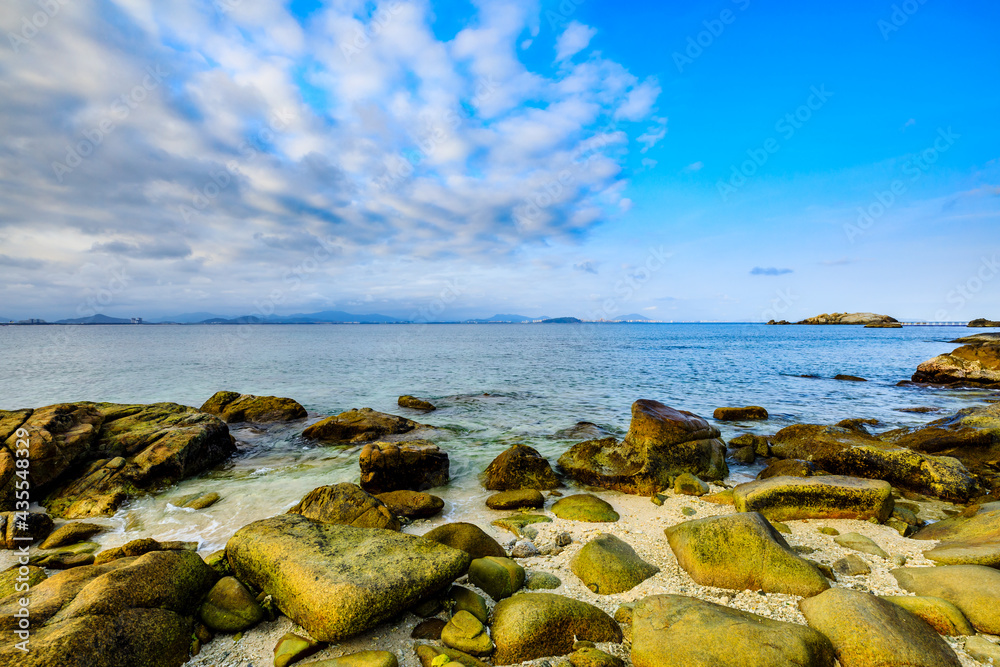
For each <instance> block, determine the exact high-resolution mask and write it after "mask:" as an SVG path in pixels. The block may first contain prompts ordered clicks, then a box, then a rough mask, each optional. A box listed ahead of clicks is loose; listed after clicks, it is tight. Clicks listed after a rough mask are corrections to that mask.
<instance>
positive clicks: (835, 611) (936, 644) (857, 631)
mask: <svg viewBox="0 0 1000 667" xmlns="http://www.w3.org/2000/svg"><path fill="white" fill-rule="evenodd" d="M799 608H800V609H801V610H802V613H803V614H804V615H805V617H806V620H808V621H809V626H810V627H811V628H814V629H816V630H818V631H819V632H821V633H823V634H824V635H826V637H827V638H828V639H829V640H830V643H832V644H833V649H834V651H835V652H836V654H837V660H839V661H840V665H841V667H871V666H872V665H909V666H912V667H959V666H960V664H961V663H960V662H959V660H958V656H956V655H955V652H954V651H953V650H952V648H951V647H950V646H949V645H948V644H947V642H945V641H944V640H943V639H941V637H940V636H938V634H937V633H936V632H934V630H933V629H932V628H931V627H930V626H929V625H927V624H926V623H924V622H923V621H922V620H920V619H919V618H917V617H916V616H914V615H913V614H911V613H909V612H908V611H906V610H904V609H902V608H901V607H898V606H896V605H894V604H892V603H891V602H887V601H885V600H882V599H881V598H878V597H876V596H874V595H869V594H868V593H861V592H859V591H854V590H849V589H846V588H831V589H830V590H828V591H825V592H823V593H821V594H819V595H817V596H815V597H811V598H806V599H804V600H802V601H801V602H799Z"/></svg>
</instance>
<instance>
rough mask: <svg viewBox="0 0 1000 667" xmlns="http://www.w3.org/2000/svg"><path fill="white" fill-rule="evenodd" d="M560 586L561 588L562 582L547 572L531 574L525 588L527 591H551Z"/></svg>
mask: <svg viewBox="0 0 1000 667" xmlns="http://www.w3.org/2000/svg"><path fill="white" fill-rule="evenodd" d="M560 586H562V580H561V579H560V578H559V577H557V576H556V575H554V574H550V573H549V572H531V573H530V574H528V580H527V582H526V583H525V588H527V589H528V590H529V591H541V590H552V589H554V588H559V587H560Z"/></svg>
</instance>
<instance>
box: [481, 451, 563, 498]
mask: <svg viewBox="0 0 1000 667" xmlns="http://www.w3.org/2000/svg"><path fill="white" fill-rule="evenodd" d="M482 482H483V486H484V487H485V488H487V489H489V490H491V491H513V490H517V489H540V490H548V489H555V488H557V487H559V486H561V484H560V482H559V478H558V477H556V474H555V473H554V472H553V471H552V467H551V466H550V465H549V462H548V461H547V460H546V459H545V457H543V456H542V455H541V454H539V453H538V450H536V449H534V448H532V447H528V446H527V445H514V446H513V447H511V448H510V449H508V450H506V451H504V452H503V453H502V454H500V455H499V456H498V457H496V458H495V459H493V461H492V462H491V463H490V464H489V465H488V466H486V470H485V471H484V472H483V480H482Z"/></svg>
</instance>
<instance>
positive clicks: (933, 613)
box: [882, 595, 976, 637]
mask: <svg viewBox="0 0 1000 667" xmlns="http://www.w3.org/2000/svg"><path fill="white" fill-rule="evenodd" d="M882 599H883V600H888V601H889V602H891V603H893V604H894V605H897V606H899V607H902V608H903V609H905V610H906V611H908V612H910V613H911V614H913V615H914V616H917V617H919V618H922V619H923V620H924V621H925V622H926V623H927V624H928V625H930V626H931V627H932V628H934V630H935V631H936V632H937V633H938V634H939V635H946V636H948V637H955V636H960V635H974V634H976V629H975V628H973V627H972V624H971V623H969V619H967V618H966V617H965V614H963V613H962V610H961V609H959V608H958V607H956V606H955V605H953V604H952V603H950V602H948V601H947V600H944V599H942V598H936V597H929V596H922V595H887V596H883V597H882Z"/></svg>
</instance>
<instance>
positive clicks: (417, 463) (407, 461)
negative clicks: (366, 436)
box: [358, 440, 450, 493]
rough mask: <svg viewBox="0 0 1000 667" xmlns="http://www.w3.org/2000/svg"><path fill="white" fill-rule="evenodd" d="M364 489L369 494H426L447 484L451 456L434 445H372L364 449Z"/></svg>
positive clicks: (415, 442) (360, 460)
mask: <svg viewBox="0 0 1000 667" xmlns="http://www.w3.org/2000/svg"><path fill="white" fill-rule="evenodd" d="M358 465H359V466H360V468H361V488H362V489H364V490H365V491H367V492H368V493H388V492H389V491H424V490H426V489H431V488H434V487H435V486H444V485H445V484H447V483H448V479H449V474H448V469H449V466H450V463H449V461H448V453H447V452H445V451H443V450H442V449H441V448H440V447H438V446H437V445H435V444H434V443H432V442H427V441H426V440H413V441H410V442H400V443H395V442H373V443H372V444H370V445H365V446H364V447H363V448H362V449H361V456H360V457H359V458H358Z"/></svg>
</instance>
